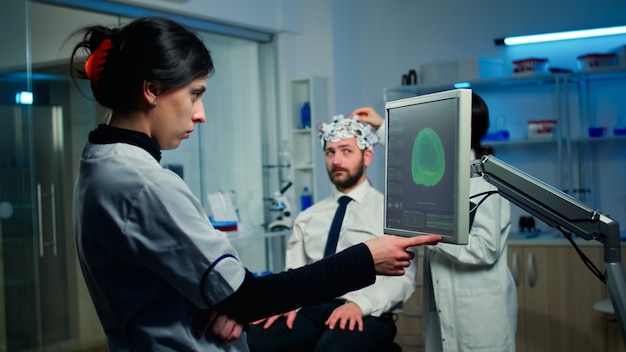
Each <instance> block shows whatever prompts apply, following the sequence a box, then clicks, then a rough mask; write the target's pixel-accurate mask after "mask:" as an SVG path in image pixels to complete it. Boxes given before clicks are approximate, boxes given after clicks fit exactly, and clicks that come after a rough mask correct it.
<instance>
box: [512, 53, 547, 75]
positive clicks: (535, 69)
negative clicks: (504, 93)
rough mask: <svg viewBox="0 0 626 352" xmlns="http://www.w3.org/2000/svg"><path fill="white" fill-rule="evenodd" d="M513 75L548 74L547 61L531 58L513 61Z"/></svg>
mask: <svg viewBox="0 0 626 352" xmlns="http://www.w3.org/2000/svg"><path fill="white" fill-rule="evenodd" d="M513 66H514V67H513V74H522V73H525V74H534V73H548V59H544V58H538V57H531V58H528V59H521V60H515V61H513Z"/></svg>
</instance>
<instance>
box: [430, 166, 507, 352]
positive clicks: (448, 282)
mask: <svg viewBox="0 0 626 352" xmlns="http://www.w3.org/2000/svg"><path fill="white" fill-rule="evenodd" d="M490 190H497V189H496V188H495V187H494V186H492V185H490V184H489V183H487V182H486V181H484V180H483V179H481V178H472V179H471V180H470V195H474V194H477V193H480V192H484V191H490ZM479 200H480V197H479V198H478V199H473V200H472V202H474V203H477V202H478V201H479ZM510 227H511V214H510V205H509V203H508V201H506V200H505V199H504V198H502V197H500V196H499V195H496V194H494V195H491V196H489V197H488V198H487V199H486V200H485V201H484V202H483V203H482V204H481V205H480V206H479V207H478V209H477V211H476V215H475V218H474V222H473V225H472V227H471V229H470V234H469V241H468V244H467V245H453V244H447V243H439V244H437V245H435V246H428V247H427V248H426V250H425V252H426V254H425V257H424V336H425V351H426V352H436V351H449V352H452V351H455V352H462V351H481V352H488V351H493V352H505V351H515V329H516V325H517V292H516V287H515V282H514V281H513V276H512V275H511V273H510V271H509V269H508V266H507V237H508V234H509V229H510Z"/></svg>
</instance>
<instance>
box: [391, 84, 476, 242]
mask: <svg viewBox="0 0 626 352" xmlns="http://www.w3.org/2000/svg"><path fill="white" fill-rule="evenodd" d="M450 99H453V100H455V101H456V117H455V125H454V128H455V131H454V136H455V139H456V141H457V144H456V146H455V148H454V150H455V151H456V153H455V160H454V161H453V165H454V166H455V167H454V170H453V171H452V172H453V173H454V195H453V196H454V200H453V201H454V214H453V221H454V230H453V233H452V234H451V235H450V234H442V236H443V239H442V241H443V242H447V243H454V244H467V241H468V237H469V230H470V223H469V222H470V214H469V210H470V209H469V184H470V168H471V167H470V164H471V160H472V157H471V148H470V143H471V142H470V141H471V118H472V91H471V89H452V90H447V91H443V92H436V93H430V94H424V95H418V96H414V97H410V98H405V99H399V100H394V101H388V102H386V103H385V127H386V135H385V145H386V148H385V177H384V178H385V193H384V213H385V214H384V216H385V217H384V232H385V233H386V234H390V235H398V236H403V237H414V236H422V235H427V234H431V233H433V232H421V231H415V230H406V229H400V228H396V227H393V226H392V225H389V224H388V223H387V201H388V200H387V194H388V193H387V186H388V183H387V182H388V180H387V178H388V167H389V166H388V157H389V155H388V154H389V145H390V144H389V143H390V132H391V131H392V129H391V128H390V126H389V123H390V119H389V111H390V110H391V109H397V108H401V107H407V106H413V105H417V104H428V103H432V102H438V101H442V100H450ZM392 143H393V142H392Z"/></svg>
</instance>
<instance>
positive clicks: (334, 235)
mask: <svg viewBox="0 0 626 352" xmlns="http://www.w3.org/2000/svg"><path fill="white" fill-rule="evenodd" d="M351 200H352V198H350V197H348V196H341V197H339V199H338V200H337V202H338V203H339V206H338V207H337V211H336V212H335V217H334V218H333V223H332V224H331V225H330V232H328V240H326V248H325V249H324V257H328V256H329V255H332V254H334V253H335V250H336V249H337V242H338V241H339V231H340V230H341V224H342V223H343V216H344V215H345V214H346V207H347V206H348V203H350V201H351Z"/></svg>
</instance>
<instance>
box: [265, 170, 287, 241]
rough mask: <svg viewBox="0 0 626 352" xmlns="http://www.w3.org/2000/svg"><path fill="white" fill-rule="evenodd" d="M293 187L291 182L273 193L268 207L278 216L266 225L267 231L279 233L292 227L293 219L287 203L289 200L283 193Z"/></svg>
mask: <svg viewBox="0 0 626 352" xmlns="http://www.w3.org/2000/svg"><path fill="white" fill-rule="evenodd" d="M292 185H293V183H292V182H291V181H289V182H287V183H286V184H285V185H284V186H283V187H282V188H281V189H280V190H278V191H276V192H274V196H273V197H272V204H271V205H270V210H272V211H279V212H280V214H279V215H278V217H277V218H276V220H274V221H272V222H271V223H270V224H269V225H267V229H268V230H269V231H270V232H272V231H281V230H287V229H290V228H291V226H292V225H293V218H292V216H291V215H292V212H291V203H289V199H288V198H287V196H286V195H285V192H287V190H288V189H289V188H290V187H291V186H292Z"/></svg>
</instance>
